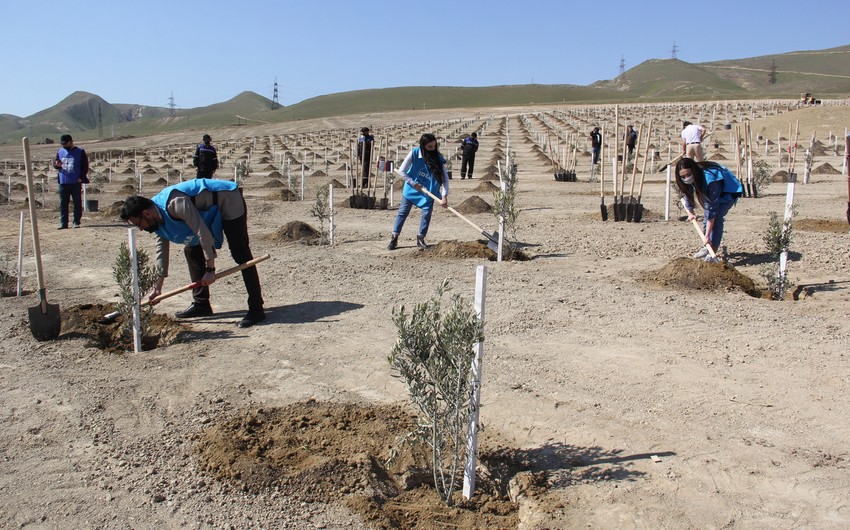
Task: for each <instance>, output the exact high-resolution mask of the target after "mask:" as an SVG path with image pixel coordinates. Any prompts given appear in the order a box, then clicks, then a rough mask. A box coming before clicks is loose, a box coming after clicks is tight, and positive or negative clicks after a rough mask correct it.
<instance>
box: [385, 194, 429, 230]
mask: <svg viewBox="0 0 850 530" xmlns="http://www.w3.org/2000/svg"><path fill="white" fill-rule="evenodd" d="M433 206H434V203H433V202H430V203H429V204H427V205H425V206H423V207H422V220H421V221H419V234H418V235H420V236H422V237H425V236H426V235H428V227H429V226H430V225H431V212H432V211H433V210H432V208H433ZM411 208H413V203H412V202H410V201H409V200H407V199H405V198H404V197H402V198H401V204H400V205H399V206H398V215H396V216H395V224H393V234H395V235H399V234H401V228H402V227H403V226H404V222H405V221H406V220H407V216H408V215H410V209H411Z"/></svg>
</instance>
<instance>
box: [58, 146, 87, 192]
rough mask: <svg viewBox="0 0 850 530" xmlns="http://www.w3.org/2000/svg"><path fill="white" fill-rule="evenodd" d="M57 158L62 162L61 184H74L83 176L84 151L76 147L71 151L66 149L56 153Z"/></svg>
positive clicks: (60, 170) (60, 169)
mask: <svg viewBox="0 0 850 530" xmlns="http://www.w3.org/2000/svg"><path fill="white" fill-rule="evenodd" d="M56 157H57V158H59V160H61V161H62V167H61V168H59V184H74V183H76V182H77V181H78V180H79V179H80V176H81V175H82V170H83V150H82V149H80V148H79V147H76V146H74V147H73V148H72V149H71V150H70V151H68V150H67V149H65V148H64V147H63V148H61V149H59V151H57V152H56Z"/></svg>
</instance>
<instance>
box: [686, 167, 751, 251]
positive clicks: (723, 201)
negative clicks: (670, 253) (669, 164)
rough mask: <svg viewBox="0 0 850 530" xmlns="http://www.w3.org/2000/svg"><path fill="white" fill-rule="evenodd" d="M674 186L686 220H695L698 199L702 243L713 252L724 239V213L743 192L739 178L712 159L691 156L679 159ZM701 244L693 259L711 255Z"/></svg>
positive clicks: (727, 211)
mask: <svg viewBox="0 0 850 530" xmlns="http://www.w3.org/2000/svg"><path fill="white" fill-rule="evenodd" d="M676 185H677V186H678V187H679V190H681V192H682V194H683V195H684V197H685V209H686V210H687V211H688V221H691V220H693V219H696V214H694V205H695V204H696V203H697V202H699V204H701V205H702V207H703V209H704V210H705V212H704V216H703V217H704V223H703V234H704V235H705V240H704V241H703V243H704V245H708V244H710V245H711V248H712V249H714V251H715V253H716V252H717V250H718V249H719V248H720V241H721V239H722V238H723V225H724V224H725V223H724V220H725V218H726V214H727V213H729V210H730V209H731V208H732V206H734V205H735V203H736V202H737V201H738V197H740V196H741V194H742V193H743V191H744V187H743V186H742V185H741V181H739V180H738V178H737V177H736V176H735V175H734V174H733V173H732V172H731V171H729V170H728V169H727V168H725V167H723V166H721V165H720V164H717V163H715V162H697V161H696V160H694V159H693V158H682V159H681V160H679V162H678V163H677V164H676ZM695 197H696V200H695ZM704 245H703V247H702V248H701V249H700V250H699V251H697V253H696V254H694V258H702V259H705V260H706V261H710V260H712V258H711V256H710V255H709V254H708V249H707V248H705V246H704Z"/></svg>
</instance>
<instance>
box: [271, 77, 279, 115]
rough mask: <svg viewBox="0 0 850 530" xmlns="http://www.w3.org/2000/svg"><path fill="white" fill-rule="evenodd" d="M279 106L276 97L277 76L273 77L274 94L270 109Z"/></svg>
mask: <svg viewBox="0 0 850 530" xmlns="http://www.w3.org/2000/svg"><path fill="white" fill-rule="evenodd" d="M279 108H280V101H279V100H278V98H277V77H275V78H274V95H273V96H272V110H276V109H279Z"/></svg>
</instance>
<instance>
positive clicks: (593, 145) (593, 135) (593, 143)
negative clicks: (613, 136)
mask: <svg viewBox="0 0 850 530" xmlns="http://www.w3.org/2000/svg"><path fill="white" fill-rule="evenodd" d="M601 148H602V133H600V132H599V127H594V128H593V130H592V131H590V163H591V165H596V164H598V163H599V150H600V149H601Z"/></svg>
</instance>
